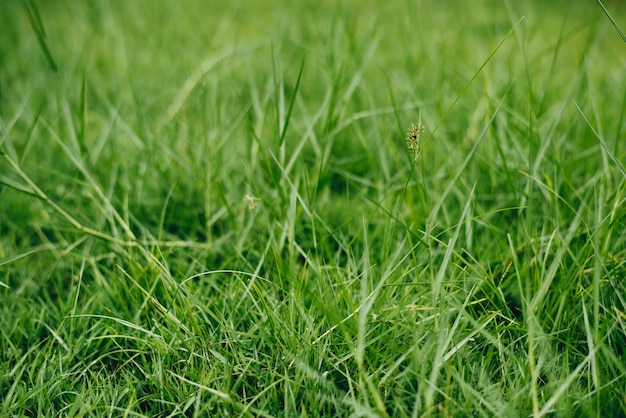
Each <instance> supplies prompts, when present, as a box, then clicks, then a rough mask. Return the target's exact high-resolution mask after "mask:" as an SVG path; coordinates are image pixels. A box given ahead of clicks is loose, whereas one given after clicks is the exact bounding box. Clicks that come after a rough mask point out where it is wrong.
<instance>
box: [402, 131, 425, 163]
mask: <svg viewBox="0 0 626 418" xmlns="http://www.w3.org/2000/svg"><path fill="white" fill-rule="evenodd" d="M423 131H424V126H422V124H421V123H417V124H415V123H412V124H411V129H409V132H407V134H406V147H407V148H408V149H409V152H410V153H411V154H412V155H413V158H414V159H416V160H417V157H419V154H420V134H421V133H422V132H423Z"/></svg>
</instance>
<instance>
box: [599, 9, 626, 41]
mask: <svg viewBox="0 0 626 418" xmlns="http://www.w3.org/2000/svg"><path fill="white" fill-rule="evenodd" d="M598 4H599V5H600V7H601V8H602V11H603V12H604V14H605V15H606V17H608V18H609V20H610V21H611V23H612V24H613V26H614V27H615V30H616V31H617V33H619V36H621V37H622V39H623V40H624V42H626V35H625V34H624V32H622V30H621V29H620V27H619V25H618V24H617V22H616V21H615V19H613V16H611V14H610V13H609V11H608V10H607V9H606V7H604V4H602V2H601V1H600V0H598Z"/></svg>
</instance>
